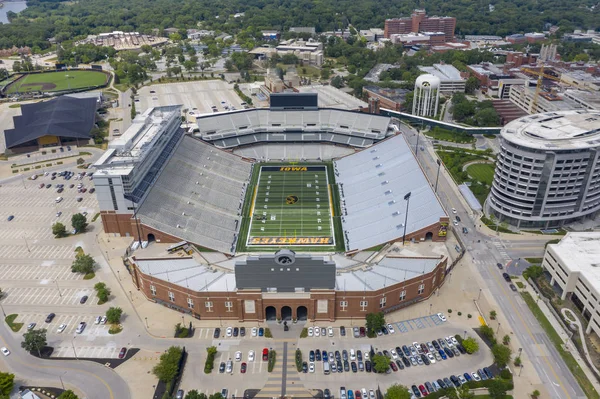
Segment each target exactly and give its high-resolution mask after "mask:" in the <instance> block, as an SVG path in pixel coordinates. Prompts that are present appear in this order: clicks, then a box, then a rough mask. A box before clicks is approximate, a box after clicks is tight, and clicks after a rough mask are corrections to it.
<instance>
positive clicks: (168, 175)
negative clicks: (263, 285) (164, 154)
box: [137, 136, 252, 254]
mask: <svg viewBox="0 0 600 399" xmlns="http://www.w3.org/2000/svg"><path fill="white" fill-rule="evenodd" d="M251 170H252V164H251V163H250V162H246V161H243V160H242V159H241V158H240V157H238V156H236V155H233V154H229V153H227V152H224V151H221V150H219V149H217V148H214V147H213V146H212V145H210V144H206V143H204V142H202V141H200V140H198V139H196V138H193V137H191V136H185V137H184V138H183V139H182V140H181V141H180V143H179V146H178V147H177V149H176V150H175V153H174V154H173V156H172V157H171V159H170V160H169V161H168V163H167V164H166V165H165V167H164V169H163V170H162V172H161V173H160V175H159V177H158V178H157V180H156V182H155V183H154V185H153V186H152V188H151V189H150V191H149V193H148V195H147V196H146V198H145V199H144V200H143V202H142V204H141V206H140V207H139V208H138V211H137V215H138V217H139V218H140V221H141V223H142V224H145V225H147V226H149V227H151V228H154V229H156V230H159V231H162V232H165V233H167V234H169V235H172V236H174V237H178V238H181V239H182V240H185V241H189V242H193V243H194V244H198V245H201V246H203V247H206V248H211V249H214V250H216V251H220V252H223V253H227V254H232V253H233V252H234V251H235V243H236V241H237V233H238V230H239V227H240V223H241V220H240V219H241V212H242V207H243V202H244V195H245V191H246V188H247V187H248V184H249V181H250V173H251Z"/></svg>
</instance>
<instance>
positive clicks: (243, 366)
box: [240, 363, 247, 374]
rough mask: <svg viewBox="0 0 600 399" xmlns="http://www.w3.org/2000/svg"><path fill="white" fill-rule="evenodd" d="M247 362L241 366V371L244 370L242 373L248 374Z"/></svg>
mask: <svg viewBox="0 0 600 399" xmlns="http://www.w3.org/2000/svg"><path fill="white" fill-rule="evenodd" d="M246 367H247V366H246V363H242V367H241V368H240V371H241V372H242V374H246Z"/></svg>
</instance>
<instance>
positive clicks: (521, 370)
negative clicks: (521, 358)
mask: <svg viewBox="0 0 600 399" xmlns="http://www.w3.org/2000/svg"><path fill="white" fill-rule="evenodd" d="M522 372H523V363H521V369H520V370H519V377H520V376H521V373H522Z"/></svg>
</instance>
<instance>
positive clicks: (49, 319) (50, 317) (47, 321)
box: [46, 313, 56, 323]
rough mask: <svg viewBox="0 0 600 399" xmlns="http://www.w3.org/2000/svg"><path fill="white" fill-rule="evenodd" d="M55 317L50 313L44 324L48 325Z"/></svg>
mask: <svg viewBox="0 0 600 399" xmlns="http://www.w3.org/2000/svg"><path fill="white" fill-rule="evenodd" d="M55 316H56V315H55V314H54V313H50V314H49V315H48V316H47V317H46V323H50V322H52V320H54V317H55Z"/></svg>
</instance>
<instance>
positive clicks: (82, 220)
mask: <svg viewBox="0 0 600 399" xmlns="http://www.w3.org/2000/svg"><path fill="white" fill-rule="evenodd" d="M87 225H88V224H87V218H86V217H85V216H83V215H82V214H81V213H76V214H74V215H73V216H71V226H73V228H74V229H75V230H77V232H78V233H83V232H84V231H85V228H86V227H87Z"/></svg>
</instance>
